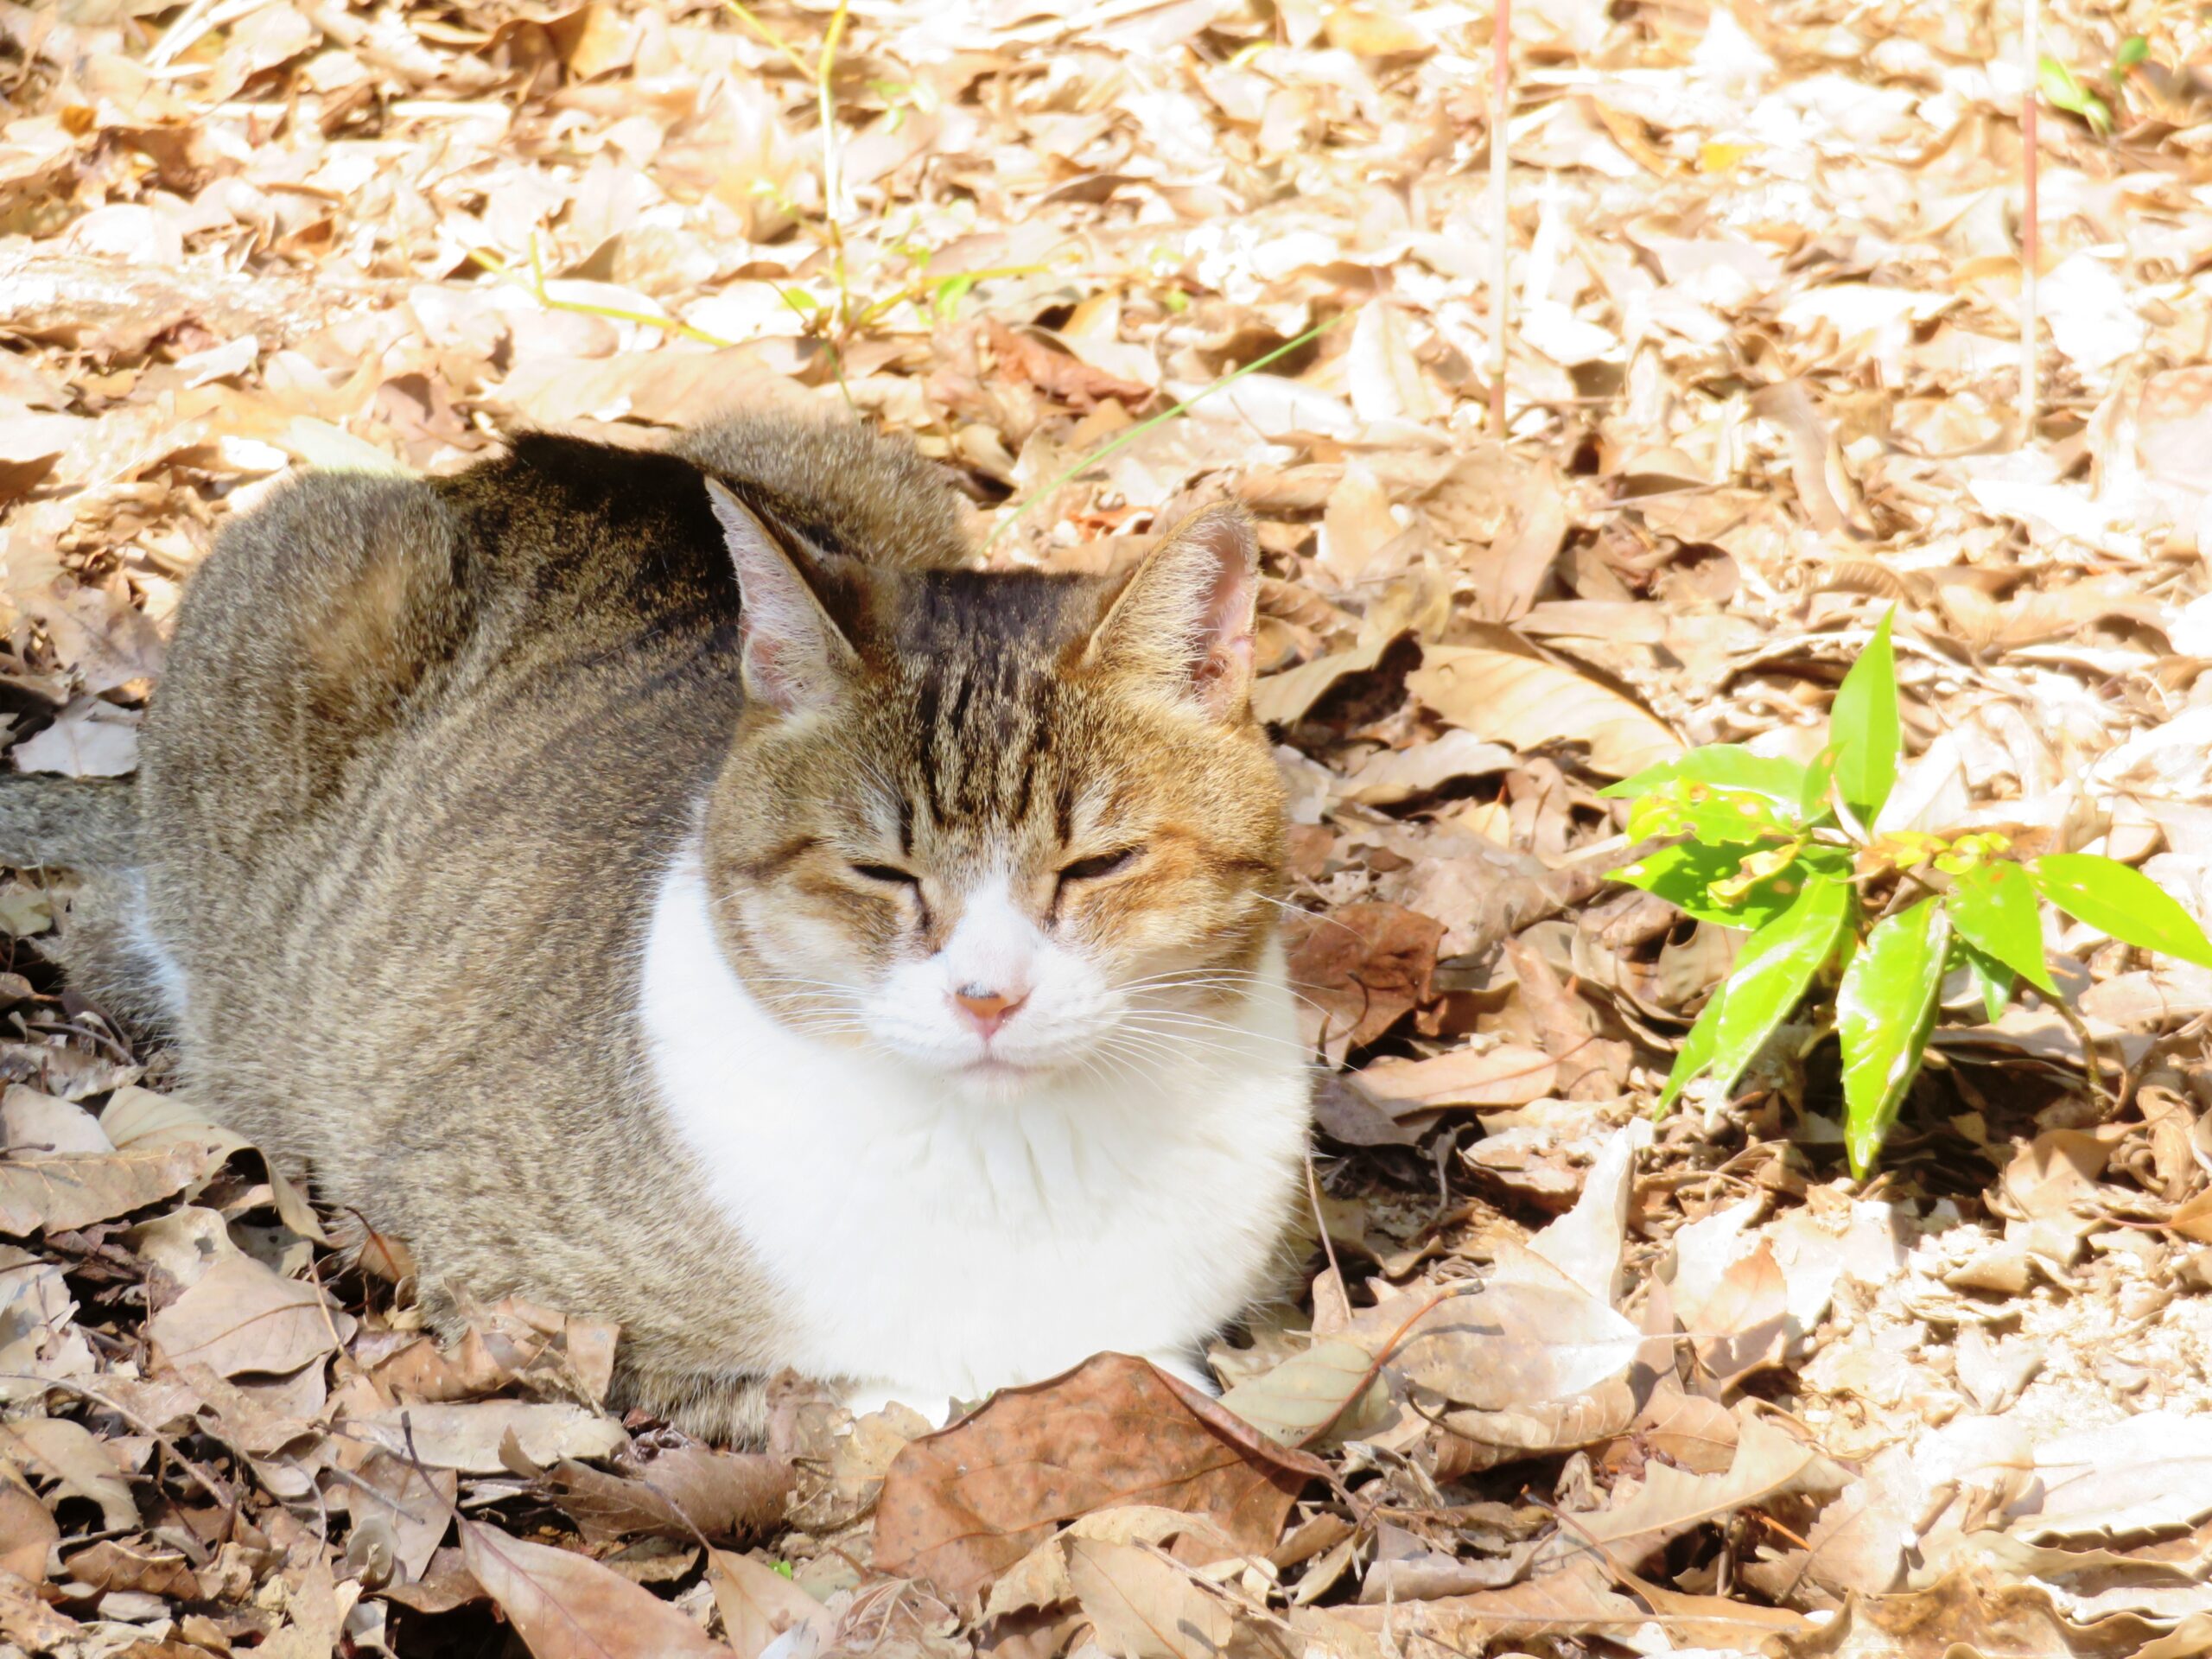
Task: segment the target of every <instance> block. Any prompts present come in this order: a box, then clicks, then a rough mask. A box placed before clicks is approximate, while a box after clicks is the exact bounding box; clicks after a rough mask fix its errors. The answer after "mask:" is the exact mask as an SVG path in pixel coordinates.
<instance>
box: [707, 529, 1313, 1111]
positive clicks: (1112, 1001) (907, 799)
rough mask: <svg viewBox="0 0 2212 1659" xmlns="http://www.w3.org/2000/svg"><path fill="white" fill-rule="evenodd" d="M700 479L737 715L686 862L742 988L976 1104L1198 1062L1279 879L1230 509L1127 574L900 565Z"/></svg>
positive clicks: (1247, 982)
mask: <svg viewBox="0 0 2212 1659" xmlns="http://www.w3.org/2000/svg"><path fill="white" fill-rule="evenodd" d="M709 487H710V488H711V489H713V491H714V493H715V513H716V516H717V517H718V518H720V519H721V524H722V527H723V530H724V531H725V534H726V537H727V539H728V543H729V549H730V553H731V556H732V559H733V561H734V563H735V565H736V569H737V574H738V581H739V585H740V587H741V590H742V593H743V596H744V610H743V623H742V626H741V641H742V643H741V652H742V658H743V662H742V666H743V672H744V679H745V689H746V702H747V709H746V714H745V717H744V721H743V722H742V724H741V728H740V730H739V733H738V736H737V740H736V742H735V745H734V747H733V750H732V753H731V755H730V758H729V760H728V764H727V765H726V766H725V767H724V769H723V772H722V773H721V778H720V779H718V781H717V783H716V785H715V791H714V796H713V798H712V801H711V803H710V805H709V813H708V819H707V832H706V844H705V868H706V876H707V882H708V887H709V893H711V894H712V895H713V899H714V902H715V906H716V910H715V915H716V921H717V926H718V930H719V933H720V937H721V942H722V944H723V948H724V950H725V951H726V952H727V953H728V956H729V957H730V959H731V961H732V963H734V966H735V967H736V969H737V970H738V972H739V973H740V974H741V976H743V977H744V978H745V980H746V981H747V984H748V986H749V987H750V988H751V989H752V990H753V994H754V995H756V996H757V997H759V998H760V1000H761V1001H763V1003H764V1004H765V1005H766V1006H767V1007H770V1008H771V1009H772V1010H773V1011H774V1012H775V1013H776V1014H778V1015H779V1018H781V1019H782V1020H784V1021H785V1023H786V1024H787V1025H789V1026H790V1027H792V1028H793V1029H796V1030H798V1031H801V1032H805V1033H810V1034H813V1035H815V1036H817V1037H818V1038H819V1039H821V1040H823V1041H825V1042H830V1043H838V1044H844V1045H849V1046H865V1047H868V1048H869V1049H871V1050H874V1051H875V1052H879V1053H882V1054H886V1055H889V1056H893V1057H895V1058H898V1059H899V1060H901V1061H902V1062H905V1063H908V1064H911V1065H913V1066H914V1067H916V1068H918V1069H921V1070H926V1071H933V1072H938V1073H942V1074H944V1075H945V1076H946V1077H950V1078H953V1079H956V1080H957V1081H958V1082H959V1083H961V1084H963V1085H965V1086H967V1087H968V1088H969V1089H970V1090H973V1091H975V1092H977V1093H980V1094H987V1095H991V1094H995V1095H1004V1094H1008V1093H1015V1092H1019V1091H1020V1090H1022V1089H1024V1088H1026V1087H1027V1086H1028V1085H1029V1084H1033V1083H1034V1082H1036V1081H1038V1080H1039V1079H1041V1078H1045V1077H1052V1076H1055V1075H1058V1074H1063V1073H1066V1072H1068V1071H1074V1070H1080V1069H1083V1068H1085V1067H1089V1068H1090V1069H1092V1070H1094V1071H1108V1072H1111V1071H1125V1072H1126V1071H1141V1070H1143V1069H1145V1068H1147V1066H1149V1065H1154V1064H1160V1063H1170V1064H1172V1063H1173V1059H1174V1057H1175V1056H1177V1055H1178V1054H1185V1053H1189V1052H1194V1051H1195V1052H1204V1051H1205V1049H1206V1047H1207V1044H1208V1040H1209V1038H1208V1033H1209V1031H1215V1032H1217V1031H1218V1029H1219V1027H1217V1026H1216V1025H1213V1024H1211V1022H1213V1021H1215V1020H1218V1019H1219V1018H1220V1016H1221V1014H1223V1012H1224V1010H1226V1009H1228V1008H1230V1007H1232V1006H1233V1005H1234V1004H1235V1003H1236V1002H1238V1001H1241V1000H1242V999H1243V996H1244V995H1246V994H1247V993H1248V991H1249V989H1250V988H1251V987H1252V986H1253V984H1254V983H1255V975H1256V974H1257V972H1258V971H1259V970H1260V969H1261V968H1262V959H1263V956H1264V954H1265V952H1266V950H1267V947H1268V943H1269V941H1270V940H1271V939H1272V938H1273V936H1274V916H1275V913H1276V909H1277V904H1276V900H1277V897H1278V894H1279V892H1280V887H1281V863H1282V850H1283V829H1282V823H1283V799H1282V791H1281V783H1280V781H1279V779H1278V778H1277V774H1276V771H1275V766H1274V759H1273V757H1272V755H1271V753H1270V751H1269V748H1268V741H1267V738H1266V735H1265V733H1264V732H1263V731H1262V728H1261V727H1260V725H1259V723H1258V721H1255V719H1254V717H1253V715H1252V713H1251V709H1250V705H1249V691H1250V685H1251V675H1252V620H1253V605H1254V599H1255V593H1256V590H1257V583H1258V564H1257V556H1256V550H1255V545H1254V542H1253V537H1252V531H1251V527H1250V525H1249V523H1248V522H1247V521H1246V519H1245V518H1244V517H1243V514H1242V513H1241V512H1237V511H1236V510H1235V509H1233V508H1226V507H1223V508H1213V509H1210V510H1208V511H1206V512H1201V513H1199V514H1198V515H1197V516H1196V517H1195V518H1192V519H1190V520H1189V521H1188V522H1187V523H1185V524H1183V525H1181V526H1180V527H1179V529H1177V530H1176V531H1174V532H1173V534H1172V535H1170V536H1169V537H1166V539H1165V540H1164V541H1163V542H1162V543H1160V545H1159V546H1158V547H1156V548H1155V549H1154V550H1153V551H1152V552H1151V553H1150V554H1149V555H1148V556H1147V557H1146V558H1145V559H1144V560H1143V562H1142V563H1141V564H1139V565H1138V567H1137V568H1136V569H1135V571H1134V572H1133V573H1131V574H1130V575H1128V576H1127V577H1126V578H1124V579H1119V580H1108V579H1096V578H1084V577H1072V576H1052V575H1039V574H1014V575H984V574H980V573H974V572H966V571H943V570H940V571H926V572H916V571H912V570H903V571H902V570H896V569H881V568H874V567H870V566H867V565H864V564H862V563H859V562H857V561H855V560H850V559H845V558H842V557H825V556H821V555H819V554H817V553H814V552H812V551H810V550H798V551H797V552H796V553H795V552H794V550H791V549H788V548H787V547H786V546H785V544H784V543H783V542H782V541H781V540H779V537H777V535H776V534H775V533H774V532H773V531H771V530H770V529H769V528H768V527H767V526H766V525H765V524H763V523H762V522H761V520H760V518H757V517H755V516H754V515H753V513H752V512H749V511H747V509H746V508H745V507H744V506H743V505H741V503H740V502H739V501H738V500H737V499H735V498H734V497H733V496H732V495H730V494H729V493H728V491H726V490H723V489H722V488H721V486H719V485H712V486H709Z"/></svg>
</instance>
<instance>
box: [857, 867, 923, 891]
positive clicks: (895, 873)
mask: <svg viewBox="0 0 2212 1659" xmlns="http://www.w3.org/2000/svg"><path fill="white" fill-rule="evenodd" d="M852 868H853V874H855V875H857V876H859V877H860V878H861V880H863V881H878V882H882V883H885V884H887V885H896V886H899V887H919V886H920V885H921V880H922V878H921V877H920V876H918V875H916V874H914V873H913V872H912V870H902V869H900V868H899V867H898V866H897V865H895V864H855V865H854V866H853V867H852Z"/></svg>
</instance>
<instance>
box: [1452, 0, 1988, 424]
mask: <svg viewBox="0 0 2212 1659" xmlns="http://www.w3.org/2000/svg"><path fill="white" fill-rule="evenodd" d="M2031 3H2032V0H2031ZM1512 16H1513V0H1497V12H1496V14H1495V15H1493V16H1492V17H1491V25H1490V49H1491V64H1490V214H1491V219H1490V229H1491V262H1492V264H1491V314H1490V326H1491V341H1490V424H1491V432H1492V433H1494V434H1495V435H1497V437H1498V438H1499V439H1500V440H1501V441H1502V440H1503V438H1504V436H1505V319H1506V308H1507V304H1508V301H1507V299H1506V283H1507V281H1508V278H1509V277H1510V270H1509V269H1508V264H1509V262H1508V259H1507V254H1508V252H1509V251H1510V250H1509V244H1510V241H1511V238H1512V233H1513V226H1512V220H1511V219H1510V217H1509V216H1508V215H1507V213H1506V211H1505V175H1506V168H1507V165H1508V157H1507V156H1506V153H1505V114H1506V110H1505V98H1506V82H1507V79H1508V78H1509V75H1508V68H1509V63H1508V55H1509V54H1507V51H1506V41H1507V39H1508V36H1509V35H1510V30H1511V25H1512Z"/></svg>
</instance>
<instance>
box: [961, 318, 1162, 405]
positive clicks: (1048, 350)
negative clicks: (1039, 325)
mask: <svg viewBox="0 0 2212 1659" xmlns="http://www.w3.org/2000/svg"><path fill="white" fill-rule="evenodd" d="M983 326H984V329H985V332H986V334H988V338H989V340H990V342H991V352H992V354H993V355H994V356H995V357H996V358H997V359H998V360H999V366H1000V367H1001V369H1002V370H1004V371H1005V372H1007V373H1008V374H1011V375H1013V376H1015V377H1016V378H1020V379H1023V380H1027V381H1028V382H1029V383H1030V385H1033V386H1035V387H1036V388H1037V390H1038V391H1041V392H1043V393H1044V394H1045V395H1046V397H1055V398H1058V400H1059V401H1060V402H1062V403H1064V404H1068V405H1069V406H1070V407H1071V408H1073V409H1089V408H1090V407H1091V406H1092V405H1093V404H1096V403H1098V402H1099V401H1100V400H1101V399H1103V398H1107V397H1111V398H1114V399H1116V401H1117V402H1120V403H1124V404H1137V403H1141V402H1143V401H1144V400H1145V399H1146V398H1147V397H1151V396H1152V388H1151V387H1150V386H1148V385H1145V384H1144V383H1143V382H1142V381H1140V380H1124V379H1122V378H1121V377H1120V376H1119V375H1115V374H1109V373H1107V372H1106V371H1104V370H1103V369H1097V368H1093V367H1092V366H1091V365H1090V364H1088V363H1086V362H1084V360H1083V359H1081V358H1079V357H1071V356H1069V355H1068V354H1067V353H1065V352H1056V351H1054V350H1053V349H1052V347H1051V346H1046V345H1044V344H1043V343H1042V342H1040V341H1038V340H1032V339H1031V338H1030V337H1029V336H1028V335H1027V334H1017V333H1015V332H1014V330H1013V329H1011V328H1009V327H1007V326H1006V325H1005V324H1004V323H1002V322H1001V321H999V320H998V319H997V318H996V317H986V318H985V319H984V320H983Z"/></svg>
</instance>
